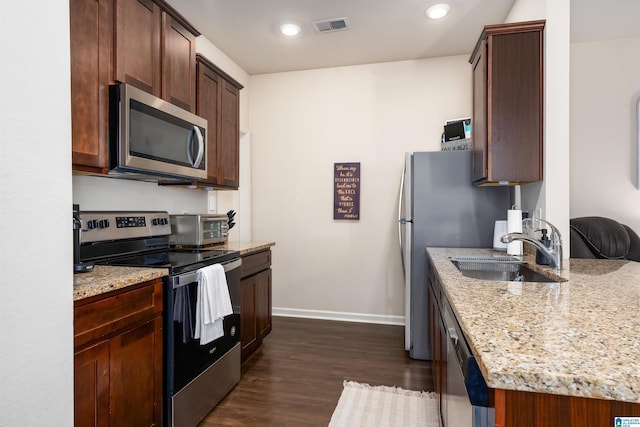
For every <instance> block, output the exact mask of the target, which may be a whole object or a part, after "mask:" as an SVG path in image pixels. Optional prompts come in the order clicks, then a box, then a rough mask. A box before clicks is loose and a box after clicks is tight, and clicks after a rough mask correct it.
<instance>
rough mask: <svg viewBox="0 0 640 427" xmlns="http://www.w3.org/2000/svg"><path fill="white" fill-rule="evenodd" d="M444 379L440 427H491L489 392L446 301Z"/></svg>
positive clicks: (491, 414) (492, 415) (493, 412)
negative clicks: (441, 425)
mask: <svg viewBox="0 0 640 427" xmlns="http://www.w3.org/2000/svg"><path fill="white" fill-rule="evenodd" d="M442 320H443V322H444V325H445V329H446V333H447V339H446V363H447V377H446V387H445V390H446V392H445V395H444V402H443V407H442V421H443V424H444V427H466V426H470V427H489V426H494V425H495V410H494V409H493V408H489V407H488V406H489V390H488V388H487V384H486V383H485V381H484V378H483V377H482V373H481V372H480V368H479V367H478V363H477V362H476V359H475V357H474V356H473V354H472V353H471V350H470V349H469V345H468V344H467V342H466V340H465V338H464V335H463V334H462V330H461V329H460V325H459V324H458V322H457V320H456V317H455V315H454V314H453V310H452V309H451V306H450V305H449V303H448V301H445V303H444V304H443V319H442Z"/></svg>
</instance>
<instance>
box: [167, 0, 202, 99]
mask: <svg viewBox="0 0 640 427" xmlns="http://www.w3.org/2000/svg"><path fill="white" fill-rule="evenodd" d="M162 20H163V26H162V27H163V31H162V98H163V99H165V100H167V101H169V102H170V103H172V104H174V105H177V106H178V107H181V108H184V109H185V110H188V111H191V112H195V105H196V102H195V99H196V38H195V36H194V35H193V33H192V32H191V31H189V30H188V29H187V28H185V27H184V26H183V25H181V24H180V23H179V22H178V20H176V19H174V18H173V17H172V16H171V15H169V14H168V13H166V12H163V13H162Z"/></svg>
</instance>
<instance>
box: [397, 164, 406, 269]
mask: <svg viewBox="0 0 640 427" xmlns="http://www.w3.org/2000/svg"><path fill="white" fill-rule="evenodd" d="M406 168H407V165H406V160H405V164H404V165H403V166H402V176H401V177H400V195H399V196H398V242H399V244H400V262H401V263H402V275H403V277H406V276H407V272H406V268H405V265H404V240H403V239H402V225H403V224H406V223H407V220H406V219H405V218H402V199H403V197H404V178H405V175H406Z"/></svg>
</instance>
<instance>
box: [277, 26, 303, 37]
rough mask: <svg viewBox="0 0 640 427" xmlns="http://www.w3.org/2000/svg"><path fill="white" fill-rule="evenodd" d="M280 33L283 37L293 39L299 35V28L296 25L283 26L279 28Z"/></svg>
mask: <svg viewBox="0 0 640 427" xmlns="http://www.w3.org/2000/svg"><path fill="white" fill-rule="evenodd" d="M280 32H281V33H282V34H284V35H285V36H289V37H293V36H297V35H298V34H299V33H300V27H299V26H297V25H296V24H283V25H281V26H280Z"/></svg>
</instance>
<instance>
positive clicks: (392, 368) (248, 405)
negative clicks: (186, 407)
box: [199, 317, 433, 427]
mask: <svg viewBox="0 0 640 427" xmlns="http://www.w3.org/2000/svg"><path fill="white" fill-rule="evenodd" d="M343 380H352V381H358V382H362V383H368V384H371V385H387V386H398V387H402V388H404V389H408V390H425V391H432V390H433V377H432V374H431V364H430V362H425V361H419V360H413V359H410V358H409V357H408V355H407V354H406V352H405V350H404V327H402V326H390V325H373V324H364V323H352V322H336V321H326V320H313V319H299V318H290V317H274V318H273V330H272V332H271V334H269V335H268V336H267V337H266V339H265V341H264V344H263V345H262V348H261V349H260V350H258V351H257V352H256V353H255V354H254V355H253V357H252V358H251V359H249V360H248V361H247V362H246V363H245V364H244V365H243V367H242V379H241V380H240V383H239V384H238V385H237V386H236V387H235V388H234V389H233V390H232V391H231V393H229V394H228V395H227V397H225V399H224V400H223V401H222V402H220V404H219V405H218V406H217V407H216V408H215V409H214V410H213V411H212V412H211V413H210V414H209V415H208V416H207V417H206V418H205V419H204V420H203V421H202V423H200V425H199V427H212V426H261V427H267V426H279V427H285V426H296V427H299V426H314V427H315V426H327V425H328V424H329V420H330V419H331V414H332V413H333V410H334V409H335V406H336V404H337V403H338V398H339V397H340V393H341V392H342V382H343Z"/></svg>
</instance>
